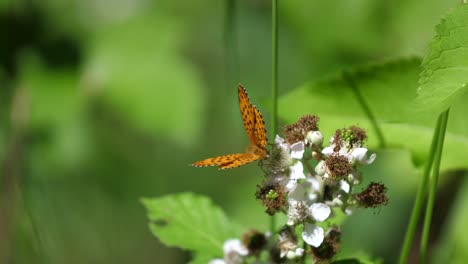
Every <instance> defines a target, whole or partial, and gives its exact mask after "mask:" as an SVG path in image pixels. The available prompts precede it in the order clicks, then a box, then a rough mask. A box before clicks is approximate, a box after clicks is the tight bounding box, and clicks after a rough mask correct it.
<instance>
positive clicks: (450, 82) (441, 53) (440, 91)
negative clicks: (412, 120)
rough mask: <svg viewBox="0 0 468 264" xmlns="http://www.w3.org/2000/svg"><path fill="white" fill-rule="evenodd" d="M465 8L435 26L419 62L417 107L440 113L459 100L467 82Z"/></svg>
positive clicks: (467, 22)
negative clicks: (420, 63)
mask: <svg viewBox="0 0 468 264" xmlns="http://www.w3.org/2000/svg"><path fill="white" fill-rule="evenodd" d="M467 57H468V5H460V6H458V7H457V8H455V9H454V10H453V12H451V13H450V14H449V15H447V16H446V17H445V18H444V19H442V21H441V23H440V24H438V25H437V26H436V34H435V36H434V38H433V39H432V41H431V44H430V46H429V51H428V53H427V54H426V56H425V57H424V60H423V62H422V67H423V71H422V73H421V76H420V79H419V83H420V85H421V86H420V87H419V89H418V90H419V91H418V92H419V93H418V98H417V99H416V101H415V103H416V104H417V106H418V108H421V109H423V110H432V111H433V112H434V113H435V114H438V113H440V112H441V111H443V110H445V109H446V108H448V107H450V106H451V105H452V104H453V101H454V100H456V99H459V97H460V95H461V94H463V93H465V92H466V90H467V88H468V87H467V83H468V60H467Z"/></svg>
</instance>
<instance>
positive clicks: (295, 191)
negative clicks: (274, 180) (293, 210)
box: [286, 181, 306, 201]
mask: <svg viewBox="0 0 468 264" xmlns="http://www.w3.org/2000/svg"><path fill="white" fill-rule="evenodd" d="M290 182H291V181H290ZM294 182H296V181H294ZM286 188H287V187H286ZM305 193H306V190H305V188H304V186H303V185H302V184H297V182H296V186H294V188H291V190H290V191H289V193H288V200H289V201H303V200H305Z"/></svg>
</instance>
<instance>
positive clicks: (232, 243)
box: [223, 239, 249, 256]
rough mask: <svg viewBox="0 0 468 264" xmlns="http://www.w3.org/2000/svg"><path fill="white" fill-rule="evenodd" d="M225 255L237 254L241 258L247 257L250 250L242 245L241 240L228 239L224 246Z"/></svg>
mask: <svg viewBox="0 0 468 264" xmlns="http://www.w3.org/2000/svg"><path fill="white" fill-rule="evenodd" d="M223 250H224V255H229V254H230V253H232V252H235V253H237V254H239V255H241V256H247V254H249V250H248V249H247V248H246V247H245V246H244V245H243V244H242V242H241V241H240V240H239V239H228V240H226V241H225V242H224V245H223Z"/></svg>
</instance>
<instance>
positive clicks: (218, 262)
mask: <svg viewBox="0 0 468 264" xmlns="http://www.w3.org/2000/svg"><path fill="white" fill-rule="evenodd" d="M208 264H226V261H224V259H213V260H210V262H208Z"/></svg>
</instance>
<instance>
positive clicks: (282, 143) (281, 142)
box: [275, 135, 289, 151]
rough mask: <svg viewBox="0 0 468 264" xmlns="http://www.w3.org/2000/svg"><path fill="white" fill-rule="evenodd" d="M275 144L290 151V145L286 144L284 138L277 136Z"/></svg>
mask: <svg viewBox="0 0 468 264" xmlns="http://www.w3.org/2000/svg"><path fill="white" fill-rule="evenodd" d="M275 144H276V145H277V146H278V147H280V148H282V149H285V150H288V151H289V145H288V143H286V141H284V139H283V138H282V137H280V136H279V135H276V137H275Z"/></svg>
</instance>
